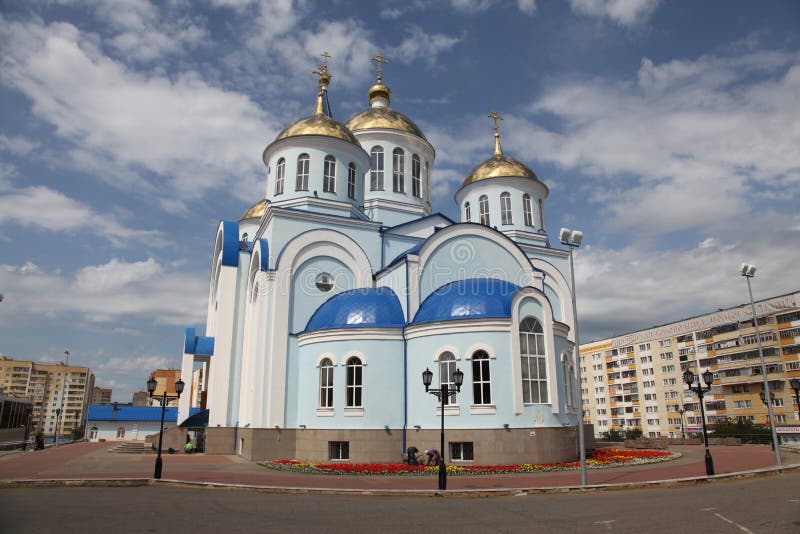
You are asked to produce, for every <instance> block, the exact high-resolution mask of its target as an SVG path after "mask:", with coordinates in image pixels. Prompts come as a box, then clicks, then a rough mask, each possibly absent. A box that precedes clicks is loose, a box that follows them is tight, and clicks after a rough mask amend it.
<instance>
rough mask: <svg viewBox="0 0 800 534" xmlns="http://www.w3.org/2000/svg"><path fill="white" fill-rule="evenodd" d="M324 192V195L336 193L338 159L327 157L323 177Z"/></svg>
mask: <svg viewBox="0 0 800 534" xmlns="http://www.w3.org/2000/svg"><path fill="white" fill-rule="evenodd" d="M322 191H323V192H324V193H335V192H336V158H334V157H333V156H325V170H324V172H323V175H322Z"/></svg>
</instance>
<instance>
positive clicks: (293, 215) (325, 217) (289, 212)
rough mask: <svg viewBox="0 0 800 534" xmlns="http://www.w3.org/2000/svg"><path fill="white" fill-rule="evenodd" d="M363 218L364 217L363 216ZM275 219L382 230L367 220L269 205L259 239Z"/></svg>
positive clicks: (375, 223) (260, 227)
mask: <svg viewBox="0 0 800 534" xmlns="http://www.w3.org/2000/svg"><path fill="white" fill-rule="evenodd" d="M327 202H330V201H327ZM361 216H363V215H361ZM273 217H280V218H283V219H297V220H303V221H316V222H320V223H325V224H334V225H339V226H352V227H355V228H363V229H367V230H375V231H378V230H380V228H381V226H382V225H381V223H379V222H375V221H370V220H365V219H348V218H347V217H342V216H341V215H329V214H327V213H318V212H313V211H301V210H297V209H286V208H281V207H273V206H272V205H270V204H267V209H266V212H265V213H264V217H263V218H262V219H261V225H260V226H259V227H258V233H257V235H256V237H257V238H260V237H261V236H262V235H263V234H264V230H265V229H266V228H267V226H269V224H270V222H271V221H272V218H273Z"/></svg>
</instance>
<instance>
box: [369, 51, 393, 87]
mask: <svg viewBox="0 0 800 534" xmlns="http://www.w3.org/2000/svg"><path fill="white" fill-rule="evenodd" d="M370 61H374V62H375V63H376V64H377V65H378V83H381V74H382V73H383V65H385V64H388V63H389V61H388V60H387V59H386V58H384V57H383V54H381V53H380V52H378V54H377V55H376V56H375V57H373V58H370Z"/></svg>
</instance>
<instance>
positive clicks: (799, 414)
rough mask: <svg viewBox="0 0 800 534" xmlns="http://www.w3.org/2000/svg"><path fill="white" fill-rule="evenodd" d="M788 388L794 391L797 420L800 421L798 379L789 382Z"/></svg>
mask: <svg viewBox="0 0 800 534" xmlns="http://www.w3.org/2000/svg"><path fill="white" fill-rule="evenodd" d="M789 387H790V388H792V389H793V390H794V403H795V404H796V405H797V419H798V420H800V378H792V379H791V380H789Z"/></svg>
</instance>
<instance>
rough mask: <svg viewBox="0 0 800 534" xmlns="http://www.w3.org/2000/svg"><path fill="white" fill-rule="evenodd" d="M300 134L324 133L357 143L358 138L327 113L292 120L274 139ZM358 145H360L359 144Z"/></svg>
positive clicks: (327, 135)
mask: <svg viewBox="0 0 800 534" xmlns="http://www.w3.org/2000/svg"><path fill="white" fill-rule="evenodd" d="M300 135H324V136H326V137H335V138H337V139H342V140H344V141H349V142H350V143H353V144H356V145H358V139H356V136H354V135H353V132H351V131H350V130H348V129H347V128H346V127H345V126H344V125H343V124H342V123H340V122H338V121H336V120H334V119H332V118H330V117H328V116H327V115H317V114H314V115H311V116H310V117H305V118H302V119H300V120H298V121H295V122H293V123H292V124H290V125H289V126H287V127H286V128H284V130H283V131H282V132H281V133H279V134H278V137H276V138H275V141H279V140H281V139H286V138H287V137H297V136H300ZM359 146H360V145H359Z"/></svg>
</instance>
